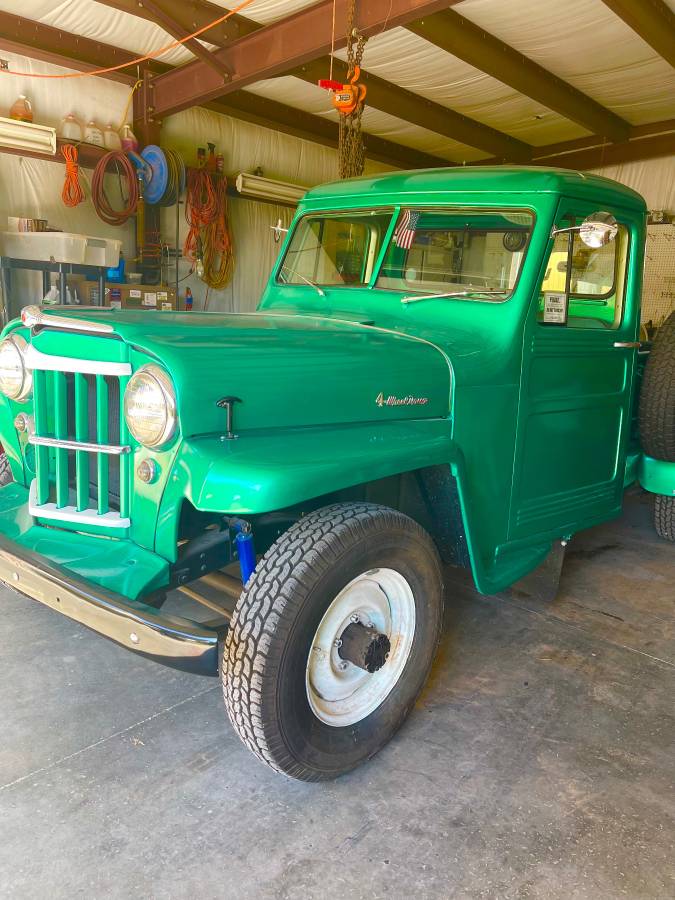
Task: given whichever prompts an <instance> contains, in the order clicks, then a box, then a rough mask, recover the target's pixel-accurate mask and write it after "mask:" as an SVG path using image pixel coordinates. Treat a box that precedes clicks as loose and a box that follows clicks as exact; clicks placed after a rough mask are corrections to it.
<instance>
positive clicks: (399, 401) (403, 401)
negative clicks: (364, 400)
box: [375, 391, 429, 406]
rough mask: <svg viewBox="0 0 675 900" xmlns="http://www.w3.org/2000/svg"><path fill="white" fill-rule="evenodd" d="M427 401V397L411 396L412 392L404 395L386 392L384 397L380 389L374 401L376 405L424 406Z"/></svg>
mask: <svg viewBox="0 0 675 900" xmlns="http://www.w3.org/2000/svg"><path fill="white" fill-rule="evenodd" d="M428 402H429V398H428V397H413V395H412V394H408V395H407V396H405V397H397V396H396V395H395V394H388V395H387V396H386V397H385V395H384V394H383V393H382V391H380V393H379V394H378V395H377V397H376V398H375V403H376V404H377V405H378V406H426V405H427V403H428Z"/></svg>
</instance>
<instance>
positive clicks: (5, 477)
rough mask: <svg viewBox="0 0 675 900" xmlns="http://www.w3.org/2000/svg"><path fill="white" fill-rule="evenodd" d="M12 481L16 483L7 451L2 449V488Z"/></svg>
mask: <svg viewBox="0 0 675 900" xmlns="http://www.w3.org/2000/svg"><path fill="white" fill-rule="evenodd" d="M11 481H14V477H13V475H12V470H11V468H10V465H9V460H8V459H7V454H6V453H5V451H4V450H3V449H2V447H0V487H4V486H5V485H6V484H9V483H10V482H11Z"/></svg>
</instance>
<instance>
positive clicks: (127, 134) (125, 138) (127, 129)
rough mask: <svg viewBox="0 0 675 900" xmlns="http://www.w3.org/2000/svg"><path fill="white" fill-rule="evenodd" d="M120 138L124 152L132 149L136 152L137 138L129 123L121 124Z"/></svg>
mask: <svg viewBox="0 0 675 900" xmlns="http://www.w3.org/2000/svg"><path fill="white" fill-rule="evenodd" d="M121 138H122V150H124V152H125V153H129V151H133V152H134V153H137V152H138V140H137V139H136V135H135V134H134V133H133V131H132V130H131V125H122V135H121Z"/></svg>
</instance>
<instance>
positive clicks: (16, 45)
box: [0, 12, 452, 169]
mask: <svg viewBox="0 0 675 900" xmlns="http://www.w3.org/2000/svg"><path fill="white" fill-rule="evenodd" d="M0 48H2V49H4V50H7V51H8V52H11V53H17V54H21V55H23V56H28V57H32V58H34V59H42V60H44V61H45V62H49V63H52V64H54V65H57V66H64V67H66V68H69V69H75V70H76V71H82V72H88V71H91V70H92V69H99V68H104V67H105V66H109V65H110V64H111V63H112V64H113V65H117V64H121V63H130V62H131V60H132V59H134V58H135V57H136V54H134V53H131V52H129V51H128V50H122V49H121V48H119V47H113V46H111V45H110V44H104V43H102V42H100V41H95V40H92V39H91V38H85V37H78V36H77V35H73V34H71V33H70V32H64V31H61V30H60V29H58V28H53V27H52V26H51V25H42V24H40V23H38V22H34V21H33V20H31V19H24V18H22V17H20V16H15V15H12V14H11V13H4V12H0ZM150 68H151V70H152V71H153V72H156V73H162V72H168V71H171V69H170V67H169V66H167V65H166V63H161V62H158V61H153V62H152V63H151V64H150ZM101 77H103V78H106V79H108V80H112V81H120V82H122V83H124V84H129V85H133V84H134V83H135V81H136V77H137V73H136V71H134V70H132V71H126V72H125V71H118V72H109V73H106V74H105V75H103V76H101ZM0 78H2V75H1V74H0ZM145 81H146V82H147V79H145ZM206 106H208V107H209V108H210V109H212V110H214V111H215V112H219V113H223V114H225V115H228V116H231V117H233V118H236V119H241V120H243V121H248V122H255V123H256V124H259V125H263V126H266V127H267V128H278V129H282V130H283V131H285V132H287V133H289V134H295V135H296V136H298V137H302V138H304V139H305V140H309V141H315V142H316V143H319V144H324V145H325V146H329V147H337V139H338V129H337V123H336V122H333V121H331V120H329V119H325V118H324V117H323V116H315V115H312V114H311V113H307V112H303V111H302V110H298V109H295V107H290V106H287V105H285V104H283V103H277V102H276V101H274V100H267V99H266V98H262V97H258V96H256V95H255V94H252V93H250V92H248V91H236V92H235V93H233V94H230V95H229V96H228V98H227V104H225V103H223V102H218V101H214V102H212V103H208V104H206ZM152 124H156V119H154V117H153V121H150V120H148V125H152ZM364 141H365V144H366V148H367V154H368V157H369V158H370V159H377V160H379V161H381V162H384V163H386V164H387V165H391V166H398V167H400V168H412V169H414V168H417V169H419V168H428V167H433V166H448V165H452V163H450V162H448V160H446V159H443V158H442V157H439V156H432V155H431V154H428V153H424V152H422V151H420V150H415V149H413V148H410V147H406V146H404V145H403V144H397V143H395V142H394V141H388V140H385V139H384V138H379V137H376V136H375V135H370V134H365V133H364ZM55 159H56V161H57V162H59V161H60V160H59V159H58V158H55Z"/></svg>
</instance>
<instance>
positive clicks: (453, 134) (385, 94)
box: [291, 57, 533, 162]
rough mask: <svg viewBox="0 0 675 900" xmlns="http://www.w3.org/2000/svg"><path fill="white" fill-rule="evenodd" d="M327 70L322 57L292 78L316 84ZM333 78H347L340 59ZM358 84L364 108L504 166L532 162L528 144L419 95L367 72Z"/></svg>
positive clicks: (325, 59)
mask: <svg viewBox="0 0 675 900" xmlns="http://www.w3.org/2000/svg"><path fill="white" fill-rule="evenodd" d="M329 70H330V58H329V57H325V58H322V59H317V60H314V61H313V62H310V63H306V64H305V65H304V66H302V67H301V68H300V69H297V70H295V71H293V72H292V73H291V74H293V75H297V76H298V77H299V78H302V79H304V80H305V81H307V82H309V83H310V84H316V83H317V81H318V80H319V79H320V78H326V77H327V75H328V72H329ZM333 77H334V78H335V79H336V80H337V81H345V80H346V78H347V65H346V63H344V62H342V60H340V59H334V60H333ZM360 81H362V82H363V83H364V84H365V85H366V86H367V88H368V93H367V95H366V106H370V107H373V109H379V110H380V111H381V112H385V113H388V114H389V115H391V116H396V117H397V118H399V119H403V120H404V121H406V122H410V123H411V124H413V125H417V126H419V127H420V128H426V129H428V130H429V131H433V132H435V133H436V134H441V135H443V136H444V137H448V138H451V139H452V140H453V141H459V142H460V143H462V144H467V145H468V146H470V147H476V148H478V149H480V150H484V151H485V152H486V153H492V154H494V155H495V156H496V157H498V158H499V159H500V160H501V161H504V162H527V161H528V160H530V159H531V158H532V152H533V148H532V147H531V146H530V144H526V143H524V142H523V141H519V140H517V139H516V138H513V137H510V136H509V135H508V134H504V132H503V131H497V129H496V128H490V126H489V125H483V124H482V123H481V122H477V121H476V120H475V119H470V118H469V117H468V116H463V115H462V114H461V113H458V112H456V111H455V110H453V109H448V108H447V107H446V106H442V105H441V104H440V103H434V102H433V101H432V100H427V99H426V98H425V97H420V95H419V94H414V93H413V92H412V91H407V90H405V89H404V88H401V87H398V86H395V85H392V84H390V83H389V82H388V81H384V79H382V78H378V77H377V75H372V74H370V73H369V72H364V71H362V72H361V78H360ZM457 155H458V156H459V155H461V153H458V154H457Z"/></svg>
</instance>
